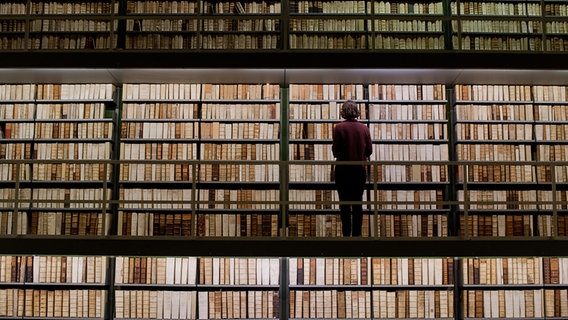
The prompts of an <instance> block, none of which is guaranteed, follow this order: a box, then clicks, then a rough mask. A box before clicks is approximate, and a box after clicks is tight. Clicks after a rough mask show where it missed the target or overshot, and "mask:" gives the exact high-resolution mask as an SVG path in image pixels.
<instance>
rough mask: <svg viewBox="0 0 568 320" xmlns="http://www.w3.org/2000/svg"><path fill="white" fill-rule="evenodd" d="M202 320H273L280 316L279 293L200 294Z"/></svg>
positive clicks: (225, 292) (199, 310)
mask: <svg viewBox="0 0 568 320" xmlns="http://www.w3.org/2000/svg"><path fill="white" fill-rule="evenodd" d="M198 300H199V303H198V305H199V309H198V312H199V318H200V319H273V318H278V317H279V314H280V308H279V303H280V299H279V293H278V291H214V292H199V293H198Z"/></svg>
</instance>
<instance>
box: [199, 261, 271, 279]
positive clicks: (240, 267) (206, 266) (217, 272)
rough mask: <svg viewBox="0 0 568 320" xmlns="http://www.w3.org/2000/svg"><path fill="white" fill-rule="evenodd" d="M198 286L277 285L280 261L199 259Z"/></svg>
mask: <svg viewBox="0 0 568 320" xmlns="http://www.w3.org/2000/svg"><path fill="white" fill-rule="evenodd" d="M199 267H200V270H202V272H201V273H200V274H199V283H200V284H211V285H278V284H279V283H280V271H279V270H280V261H279V260H278V259H274V258H258V259H257V258H200V259H199Z"/></svg>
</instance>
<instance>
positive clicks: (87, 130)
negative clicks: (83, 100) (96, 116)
mask: <svg viewBox="0 0 568 320" xmlns="http://www.w3.org/2000/svg"><path fill="white" fill-rule="evenodd" d="M52 119H53V118H52ZM59 119H60V118H59ZM38 120H39V119H38ZM7 127H9V126H7ZM6 132H8V133H9V130H6ZM34 133H35V138H37V139H111V137H112V124H111V123H109V122H85V123H81V122H75V123H71V122H64V123H58V122H36V123H35V128H34ZM24 136H29V134H25V135H24ZM10 137H11V135H8V134H6V138H10Z"/></svg>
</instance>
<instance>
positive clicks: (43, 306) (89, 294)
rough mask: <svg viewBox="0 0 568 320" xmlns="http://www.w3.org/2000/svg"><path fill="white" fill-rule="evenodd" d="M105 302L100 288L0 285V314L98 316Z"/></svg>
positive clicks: (12, 315)
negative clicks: (74, 288) (35, 287)
mask: <svg viewBox="0 0 568 320" xmlns="http://www.w3.org/2000/svg"><path fill="white" fill-rule="evenodd" d="M105 302H106V292H105V291H103V290H61V289H56V290H47V289H0V316H4V317H19V318H23V317H26V318H91V319H93V318H98V319H101V318H102V317H103V316H104V308H105V304H106V303H105Z"/></svg>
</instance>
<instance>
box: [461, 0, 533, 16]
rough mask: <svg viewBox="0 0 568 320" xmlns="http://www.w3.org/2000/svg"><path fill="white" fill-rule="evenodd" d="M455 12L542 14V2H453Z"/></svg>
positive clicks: (513, 14) (475, 13)
mask: <svg viewBox="0 0 568 320" xmlns="http://www.w3.org/2000/svg"><path fill="white" fill-rule="evenodd" d="M451 7H452V13H453V14H457V13H459V14H473V15H482V14H483V15H485V14H489V15H497V16H516V15H527V16H540V15H541V4H540V3H538V2H527V3H508V2H461V3H458V2H452V3H451Z"/></svg>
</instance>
